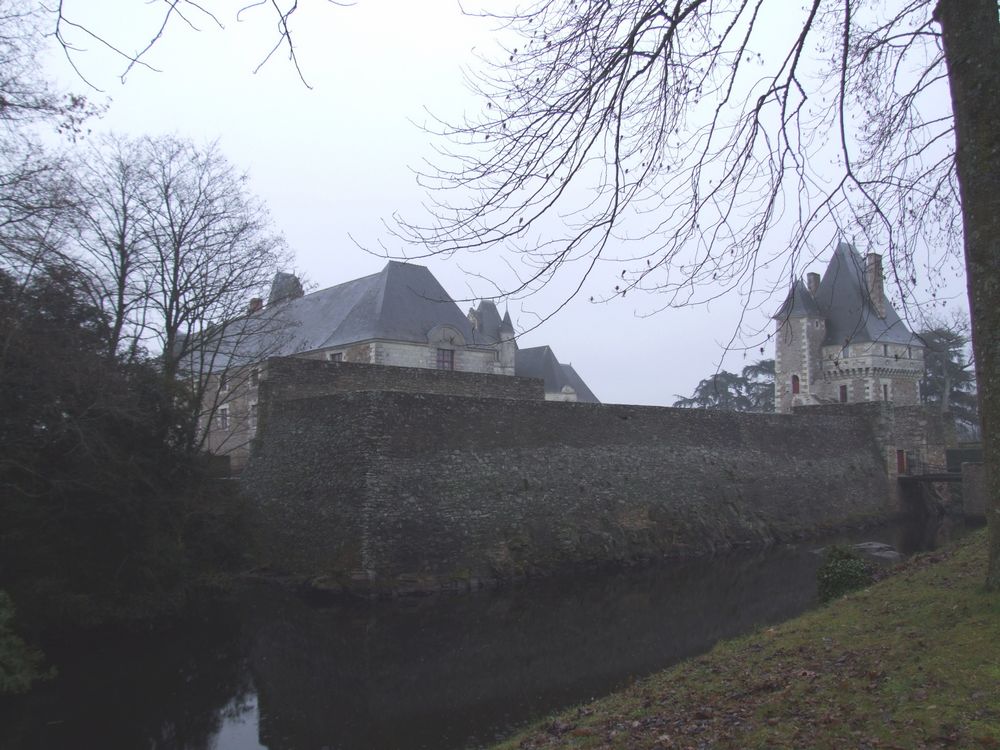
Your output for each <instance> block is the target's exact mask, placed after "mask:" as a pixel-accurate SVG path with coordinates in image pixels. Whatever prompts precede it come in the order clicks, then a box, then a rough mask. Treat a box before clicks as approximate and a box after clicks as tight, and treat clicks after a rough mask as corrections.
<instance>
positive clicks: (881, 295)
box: [865, 253, 885, 318]
mask: <svg viewBox="0 0 1000 750" xmlns="http://www.w3.org/2000/svg"><path fill="white" fill-rule="evenodd" d="M884 283H885V278H884V276H883V275H882V256H881V255H879V254H878V253H868V255H866V256H865V286H866V287H868V296H869V297H870V298H871V301H872V307H873V308H874V309H875V314H876V315H878V316H879V317H880V318H884V317H885V286H884Z"/></svg>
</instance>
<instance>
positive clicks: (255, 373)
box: [250, 367, 260, 388]
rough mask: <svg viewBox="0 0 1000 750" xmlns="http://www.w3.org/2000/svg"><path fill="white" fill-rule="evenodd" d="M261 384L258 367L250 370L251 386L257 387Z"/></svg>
mask: <svg viewBox="0 0 1000 750" xmlns="http://www.w3.org/2000/svg"><path fill="white" fill-rule="evenodd" d="M258 385H260V370H258V369H257V368H256V367H255V368H253V369H252V370H251V371H250V387H251V388H256V387H257V386H258Z"/></svg>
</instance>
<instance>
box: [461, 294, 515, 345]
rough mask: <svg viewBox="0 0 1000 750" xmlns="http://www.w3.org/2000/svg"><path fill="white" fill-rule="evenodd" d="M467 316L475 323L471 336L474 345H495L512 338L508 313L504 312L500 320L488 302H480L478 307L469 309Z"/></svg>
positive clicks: (498, 314) (494, 307)
mask: <svg viewBox="0 0 1000 750" xmlns="http://www.w3.org/2000/svg"><path fill="white" fill-rule="evenodd" d="M469 316H470V317H472V318H475V321H476V322H475V329H474V334H473V335H474V336H475V342H476V343H485V344H497V343H499V342H500V341H501V340H502V339H503V340H506V339H510V338H513V336H514V324H513V323H511V321H510V313H509V312H505V313H504V316H503V318H501V317H500V311H499V310H497V306H496V305H495V304H494V303H493V302H491V301H490V300H482V301H481V302H480V303H479V307H477V308H474V309H470V310H469Z"/></svg>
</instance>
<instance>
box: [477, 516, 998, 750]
mask: <svg viewBox="0 0 1000 750" xmlns="http://www.w3.org/2000/svg"><path fill="white" fill-rule="evenodd" d="M985 570H986V535H985V532H980V533H977V534H974V535H972V536H971V538H969V539H967V540H966V541H965V542H964V543H962V544H961V545H960V546H958V547H956V548H954V549H950V550H947V551H944V552H937V553H933V554H928V555H923V556H921V557H918V558H916V559H914V560H912V561H910V562H909V563H907V564H906V565H905V566H903V567H902V569H901V570H900V571H899V572H898V574H896V575H894V576H892V577H891V578H888V579H886V580H884V581H882V582H881V583H878V584H876V585H874V586H872V587H871V588H869V589H865V590H863V591H860V592H857V593H855V594H851V595H848V596H846V597H844V598H842V599H840V600H838V601H835V602H833V603H831V604H830V605H828V606H826V607H823V608H821V609H818V610H814V611H812V612H809V613H807V614H805V615H803V616H801V617H799V618H796V619H794V620H790V621H788V622H786V623H784V624H782V625H779V626H777V627H773V628H768V629H767V630H766V631H762V632H758V633H755V634H753V635H750V636H746V637H743V638H740V639H737V640H733V641H727V642H725V643H720V644H719V645H717V646H716V647H715V648H714V649H713V650H712V651H711V652H710V653H708V654H706V655H705V656H702V657H699V658H695V659H692V660H689V661H686V662H683V663H681V664H678V665H677V666H676V667H674V668H672V669H669V670H667V671H664V672H661V673H659V674H656V675H653V676H651V677H649V678H646V679H644V680H642V681H640V682H638V683H636V684H635V685H633V686H631V687H629V688H627V689H625V690H623V691H622V692H620V693H616V694H614V695H611V696H609V697H607V698H603V699H600V700H597V701H594V702H593V703H590V704H587V705H585V706H581V707H578V708H576V709H571V710H569V711H566V712H564V713H562V714H559V715H557V716H555V717H553V718H549V719H547V720H545V721H543V722H541V723H539V724H536V725H535V726H533V727H531V728H529V729H528V730H526V731H524V732H522V733H521V734H519V735H518V736H516V737H514V738H513V739H511V740H508V741H507V742H505V743H503V744H501V745H498V746H497V748H496V750H513V749H514V748H518V749H520V750H531V749H534V748H570V747H572V748H660V749H663V750H666V749H667V748H697V749H699V750H701V749H704V748H865V749H867V748H900V749H905V750H916V749H918V748H1000V595H996V594H988V593H986V591H985V590H984V588H983V580H984V574H985Z"/></svg>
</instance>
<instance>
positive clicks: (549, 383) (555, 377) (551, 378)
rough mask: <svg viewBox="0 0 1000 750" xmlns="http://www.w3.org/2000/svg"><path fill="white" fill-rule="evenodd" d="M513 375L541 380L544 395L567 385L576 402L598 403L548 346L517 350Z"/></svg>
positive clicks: (580, 379)
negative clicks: (572, 392) (543, 382)
mask: <svg viewBox="0 0 1000 750" xmlns="http://www.w3.org/2000/svg"><path fill="white" fill-rule="evenodd" d="M514 374H515V375H520V376H522V377H527V378H541V379H542V380H544V381H545V392H546V393H560V392H561V391H562V389H563V387H564V386H567V385H568V386H570V387H572V388H573V390H575V391H576V399H577V401H582V402H584V403H590V404H599V403H600V401H599V400H598V399H597V396H595V395H594V392H593V391H592V390H590V388H589V387H587V384H586V383H585V382H583V378H581V377H580V376H579V375H578V374H577V372H576V370H574V369H573V366H572V365H564V364H562V363H560V362H559V359H558V357H556V355H555V352H553V351H552V349H551V348H550V347H548V346H535V347H531V348H528V349H518V350H517V353H516V358H515V360H514Z"/></svg>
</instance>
